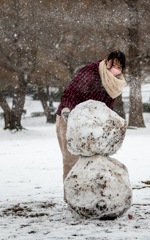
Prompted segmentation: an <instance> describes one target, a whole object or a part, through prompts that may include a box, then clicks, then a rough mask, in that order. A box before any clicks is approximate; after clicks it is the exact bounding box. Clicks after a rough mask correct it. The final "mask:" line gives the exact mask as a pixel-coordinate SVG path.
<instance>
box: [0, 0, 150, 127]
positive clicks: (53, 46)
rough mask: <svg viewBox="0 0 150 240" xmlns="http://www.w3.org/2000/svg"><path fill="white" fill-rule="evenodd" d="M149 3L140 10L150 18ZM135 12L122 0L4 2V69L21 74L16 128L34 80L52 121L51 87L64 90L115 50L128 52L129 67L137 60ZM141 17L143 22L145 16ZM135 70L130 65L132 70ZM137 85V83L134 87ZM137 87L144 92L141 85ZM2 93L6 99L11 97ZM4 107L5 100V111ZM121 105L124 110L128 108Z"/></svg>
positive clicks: (143, 49) (0, 11) (142, 48)
mask: <svg viewBox="0 0 150 240" xmlns="http://www.w3.org/2000/svg"><path fill="white" fill-rule="evenodd" d="M134 4H135V3H134ZM138 4H139V3H138ZM147 6H148V2H147V1H146V0H144V1H142V2H141V3H140V5H138V11H139V9H140V10H141V9H142V10H141V11H143V14H144V16H149V15H148V12H146V8H147ZM132 10H134V9H132V8H131V7H129V6H128V4H127V3H126V2H125V1H122V2H120V1H119V0H116V1H111V0H107V1H104V0H100V1H98V0H94V1H90V0H81V1H65V0H62V1H61V2H60V1H59V0H42V1H40V0H37V1H31V0H9V1H8V0H5V1H4V0H2V3H1V7H0V18H1V28H0V33H1V34H0V47H1V51H0V57H1V58H0V67H1V68H3V69H5V70H6V71H9V72H12V74H16V79H17V82H16V83H13V82H12V83H11V79H10V83H11V85H12V86H13V88H14V94H15V97H16V99H15V100H16V101H14V103H15V104H14V109H11V111H10V112H11V113H15V114H14V115H15V116H14V117H12V119H15V117H16V116H17V120H15V121H14V122H15V124H12V126H13V127H14V128H15V126H17V125H18V126H19V127H17V128H18V129H21V128H22V126H21V114H22V111H23V106H24V101H25V94H26V89H27V86H28V84H30V85H33V86H36V87H37V88H38V89H39V96H40V99H41V102H42V106H43V108H44V111H45V115H46V117H47V122H48V119H49V117H48V116H49V113H50V108H49V102H48V101H47V98H46V97H45V96H44V89H45V88H46V87H47V86H50V87H58V88H60V89H61V91H62V90H63V88H64V87H65V86H66V85H67V84H68V83H69V81H70V80H71V79H72V78H73V76H74V74H75V72H76V70H77V69H79V68H80V67H82V66H83V65H85V64H88V63H90V62H92V61H97V60H100V59H103V58H104V57H105V56H106V55H107V54H108V53H109V52H110V51H113V50H115V49H120V50H121V51H123V52H125V54H126V56H127V59H129V64H128V66H129V65H130V63H131V60H132V56H131V57H130V55H131V52H132V51H131V50H130V51H129V45H131V44H130V43H132V44H133V43H135V46H136V44H137V43H136V42H135V39H130V38H129V36H130V34H129V28H130V27H131V26H130V25H131V24H130V21H129V20H130V18H131V14H132ZM130 13H131V14H130ZM141 20H142V23H143V21H144V20H143V19H141ZM139 25H140V26H141V25H142V24H141V23H139ZM144 26H145V29H144V33H146V35H147V36H149V32H148V23H147V21H146V22H145V25H144ZM131 28H132V27H131ZM142 31H143V29H142V27H140V28H139V39H140V40H139V42H138V44H139V47H138V49H139V53H140V54H141V53H142V54H145V53H147V52H148V51H147V45H146V40H145V38H144V37H143V32H142ZM141 39H142V40H141ZM147 41H148V40H147ZM128 44H129V45H128ZM143 56H144V55H143ZM141 61H143V59H141ZM138 64H139V62H138ZM148 69H149V68H148ZM148 69H147V70H146V68H143V69H142V71H145V72H146V71H148ZM129 71H130V69H129V67H128V68H127V73H128V72H129ZM134 74H135V73H133V75H134ZM138 74H139V73H138ZM0 76H1V75H0ZM2 80H3V79H2ZM133 81H134V80H133ZM134 82H135V84H137V82H136V81H134ZM140 84H141V82H140ZM16 86H18V87H16ZM134 87H135V86H134V84H132V88H134ZM135 88H138V89H139V90H140V88H139V87H137V86H136V87H135ZM17 89H18V90H17ZM140 91H141V90H140ZM1 96H2V97H3V98H2V97H1V100H0V102H1V103H2V101H3V102H4V97H5V96H4V95H2V94H1ZM2 99H3V100H2ZM5 100H6V99H5ZM120 102H121V101H120ZM5 103H7V101H5ZM1 106H2V104H1ZM4 106H5V104H4V105H3V109H4ZM121 108H122V110H123V107H122V106H121ZM5 110H6V109H5ZM6 111H7V110H6ZM136 111H138V109H137V110H136ZM136 114H139V115H141V114H142V113H141V112H138V113H137V112H136ZM12 116H13V114H12ZM17 121H18V123H17V124H16V122H17ZM133 122H135V120H134V121H133ZM134 124H135V123H134ZM8 126H9V124H8Z"/></svg>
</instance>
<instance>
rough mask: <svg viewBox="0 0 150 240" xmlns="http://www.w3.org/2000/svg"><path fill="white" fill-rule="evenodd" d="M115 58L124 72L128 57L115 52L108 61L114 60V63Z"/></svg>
mask: <svg viewBox="0 0 150 240" xmlns="http://www.w3.org/2000/svg"><path fill="white" fill-rule="evenodd" d="M115 58H116V59H117V60H118V61H119V62H120V65H121V67H122V70H124V69H125V66H126V57H125V55H124V53H123V52H121V51H119V50H116V51H113V52H111V53H110V54H109V55H108V57H107V60H108V61H109V60H112V63H113V61H114V59H115Z"/></svg>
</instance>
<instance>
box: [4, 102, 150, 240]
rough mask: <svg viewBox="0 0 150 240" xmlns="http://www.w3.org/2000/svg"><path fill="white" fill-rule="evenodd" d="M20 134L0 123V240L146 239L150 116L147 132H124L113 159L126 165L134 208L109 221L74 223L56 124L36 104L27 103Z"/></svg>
mask: <svg viewBox="0 0 150 240" xmlns="http://www.w3.org/2000/svg"><path fill="white" fill-rule="evenodd" d="M25 109H27V115H26V116H25V117H24V118H23V120H22V124H23V127H25V129H24V130H23V131H20V132H16V133H13V132H9V131H4V130H3V125H4V123H3V120H2V119H0V136H1V138H0V162H1V165H0V176H1V182H0V240H13V239H17V240H48V239H51V240H59V239H64V240H67V239H70V240H74V239H77V240H104V239H105V240H106V239H107V240H111V239H113V240H134V239H140V240H150V185H148V184H146V183H148V181H150V145H149V144H150V114H144V118H145V123H146V128H139V129H127V133H126V137H125V140H124V142H123V145H122V147H121V149H120V150H119V151H118V152H117V154H115V155H113V157H114V158H116V159H117V160H119V161H121V162H122V163H124V164H125V165H126V166H127V168H128V171H129V176H130V181H131V184H132V187H133V203H132V206H131V208H130V209H129V210H128V212H126V213H125V214H124V215H123V216H122V217H120V218H118V219H116V220H113V221H99V220H92V221H89V220H84V219H79V218H75V216H74V215H73V214H72V213H71V212H70V210H69V209H68V206H67V204H66V203H65V202H64V201H63V184H62V160H61V153H60V150H59V146H58V143H57V138H56V133H55V124H46V119H45V117H36V118H33V117H32V118H31V117H30V114H31V112H35V111H36V112H37V111H43V110H42V107H41V105H40V104H39V102H38V101H34V102H33V101H30V99H28V101H26V105H25Z"/></svg>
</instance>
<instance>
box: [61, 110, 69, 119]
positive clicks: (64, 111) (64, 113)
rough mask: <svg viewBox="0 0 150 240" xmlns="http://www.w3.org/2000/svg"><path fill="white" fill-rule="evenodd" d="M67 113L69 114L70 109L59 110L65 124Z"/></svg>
mask: <svg viewBox="0 0 150 240" xmlns="http://www.w3.org/2000/svg"><path fill="white" fill-rule="evenodd" d="M69 113H70V109H69V108H67V107H65V108H63V109H62V110H61V116H62V117H63V119H64V122H65V123H67V122H68V117H69Z"/></svg>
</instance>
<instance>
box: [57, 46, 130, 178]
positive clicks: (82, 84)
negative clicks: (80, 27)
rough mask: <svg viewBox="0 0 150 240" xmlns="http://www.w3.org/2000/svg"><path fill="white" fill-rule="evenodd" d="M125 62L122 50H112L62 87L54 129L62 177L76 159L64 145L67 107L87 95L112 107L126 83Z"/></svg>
mask: <svg viewBox="0 0 150 240" xmlns="http://www.w3.org/2000/svg"><path fill="white" fill-rule="evenodd" d="M125 63H126V58H125V55H124V53H122V52H121V51H119V50H116V51H113V52H111V53H110V54H109V55H108V57H106V58H105V59H103V60H100V61H97V62H94V63H90V64H88V65H86V66H84V67H82V68H81V69H80V70H79V71H78V72H77V74H76V75H75V77H74V78H73V80H72V81H71V82H70V84H69V85H68V86H67V87H66V88H65V90H64V93H63V95H62V97H61V102H60V104H59V107H58V109H57V112H56V132H57V138H58V142H59V145H60V149H61V152H62V156H63V180H65V178H66V176H67V175H68V173H69V171H70V170H71V168H72V167H73V165H74V164H75V163H76V162H77V161H78V159H79V156H75V155H73V154H71V153H70V152H69V151H68V149H67V142H66V129H67V118H68V115H69V113H70V111H71V110H72V109H74V108H75V107H76V106H77V105H78V104H79V103H81V102H84V101H87V100H89V99H92V100H98V101H101V102H104V103H105V104H106V105H107V106H108V107H109V108H110V109H113V105H114V101H115V98H116V97H118V96H119V95H120V94H121V93H122V90H123V87H124V86H125V85H126V81H125V78H124V76H123V71H124V69H125Z"/></svg>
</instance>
